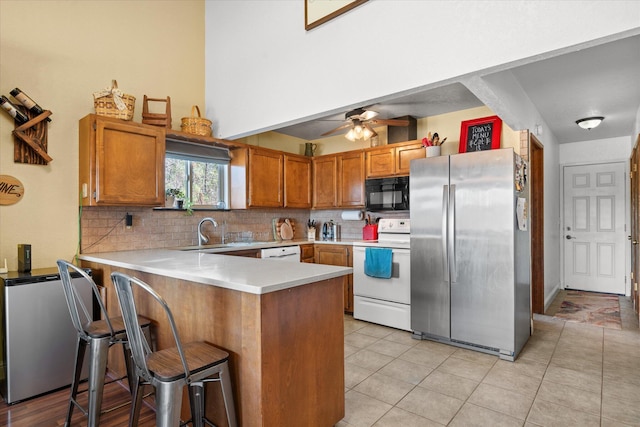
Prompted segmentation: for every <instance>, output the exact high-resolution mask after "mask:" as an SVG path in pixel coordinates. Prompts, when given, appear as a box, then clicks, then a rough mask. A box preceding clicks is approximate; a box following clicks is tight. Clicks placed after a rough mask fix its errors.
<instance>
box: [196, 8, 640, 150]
mask: <svg viewBox="0 0 640 427" xmlns="http://www.w3.org/2000/svg"><path fill="white" fill-rule="evenodd" d="M576 4H577V2H574V1H567V2H548V1H546V2H534V1H528V2H522V1H517V2H516V1H510V2H505V1H496V0H493V1H483V2H471V1H465V0H452V1H411V0H395V1H389V0H372V1H369V2H367V3H365V4H363V5H361V6H359V7H357V8H355V9H353V10H351V11H350V12H348V13H346V14H344V15H341V16H339V17H337V18H335V19H333V20H331V21H329V22H327V23H325V24H323V25H320V26H319V27H317V28H315V29H313V30H311V31H306V30H305V29H304V2H303V1H289V0H280V1H275V0H271V1H261V0H243V1H235V0H217V1H208V2H207V3H206V15H205V19H206V59H205V66H206V70H207V71H206V73H207V77H206V78H207V81H206V100H207V116H208V117H209V118H213V119H214V120H215V121H216V123H217V126H216V127H215V129H214V133H215V135H216V136H218V137H221V138H236V137H240V136H246V135H250V134H253V133H258V132H261V131H264V130H272V129H276V128H278V127H282V125H285V124H290V123H292V122H296V121H298V122H299V121H304V120H306V119H307V118H311V117H317V116H319V115H320V114H322V113H325V112H332V113H339V112H344V111H345V109H346V108H348V107H354V106H361V105H363V104H366V103H367V102H368V101H372V100H375V99H378V98H380V97H385V96H388V95H392V94H396V93H399V92H403V91H409V92H410V91H414V90H416V89H417V88H421V87H422V88H424V87H428V86H429V85H435V84H440V83H441V82H443V81H446V80H447V79H451V78H455V77H457V76H462V75H465V74H468V73H473V72H476V71H478V70H483V69H489V68H492V67H500V66H501V65H502V64H506V63H510V62H512V61H521V60H522V61H524V58H532V57H534V56H536V55H540V57H545V56H549V55H550V53H549V52H551V51H556V50H558V51H561V50H562V49H565V48H567V47H568V46H573V45H576V44H579V43H582V42H586V41H590V40H594V39H597V38H601V37H607V36H611V35H613V34H616V33H619V32H622V31H625V30H629V29H631V28H635V27H637V26H638V16H639V13H640V2H637V1H614V2H610V1H588V2H579V4H580V7H576ZM572 49H574V50H575V49H577V47H573V48H572ZM528 60H533V59H528ZM503 120H504V118H503ZM509 124H510V125H512V123H509ZM512 127H513V126H512ZM513 128H514V129H516V128H515V127H513Z"/></svg>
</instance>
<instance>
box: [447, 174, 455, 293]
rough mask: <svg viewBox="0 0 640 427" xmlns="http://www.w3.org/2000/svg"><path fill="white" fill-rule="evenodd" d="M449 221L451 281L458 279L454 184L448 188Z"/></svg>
mask: <svg viewBox="0 0 640 427" xmlns="http://www.w3.org/2000/svg"><path fill="white" fill-rule="evenodd" d="M448 210H449V218H448V219H449V221H448V224H447V225H448V227H449V230H448V233H447V234H448V237H449V245H448V246H449V253H448V256H447V258H449V266H450V268H451V271H450V274H451V283H452V284H453V283H456V282H457V281H458V273H457V266H456V186H455V184H454V185H451V187H450V190H449V209H448Z"/></svg>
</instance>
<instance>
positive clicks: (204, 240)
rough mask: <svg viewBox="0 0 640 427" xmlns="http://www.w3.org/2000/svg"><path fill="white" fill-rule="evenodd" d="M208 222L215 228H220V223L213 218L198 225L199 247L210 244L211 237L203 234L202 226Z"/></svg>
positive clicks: (208, 218)
mask: <svg viewBox="0 0 640 427" xmlns="http://www.w3.org/2000/svg"><path fill="white" fill-rule="evenodd" d="M207 221H209V222H211V224H213V226H214V227H217V226H218V223H217V222H216V220H215V219H213V218H211V217H206V218H202V219H201V220H200V222H199V223H198V246H202V244H203V243H209V237H207V236H206V235H204V234H202V224H203V223H205V222H207Z"/></svg>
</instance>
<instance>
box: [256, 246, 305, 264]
mask: <svg viewBox="0 0 640 427" xmlns="http://www.w3.org/2000/svg"><path fill="white" fill-rule="evenodd" d="M260 258H265V259H272V260H278V261H290V262H300V246H298V245H295V246H279V247H277V248H266V249H261V250H260Z"/></svg>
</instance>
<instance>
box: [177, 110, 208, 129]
mask: <svg viewBox="0 0 640 427" xmlns="http://www.w3.org/2000/svg"><path fill="white" fill-rule="evenodd" d="M196 112H197V113H198V115H197V116H196ZM211 124H212V122H211V120H209V119H205V118H204V117H201V116H200V108H198V106H197V105H194V106H193V107H191V116H189V117H183V118H182V123H181V125H180V127H181V129H182V132H186V133H191V134H194V135H201V136H211V133H212V129H211Z"/></svg>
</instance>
